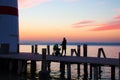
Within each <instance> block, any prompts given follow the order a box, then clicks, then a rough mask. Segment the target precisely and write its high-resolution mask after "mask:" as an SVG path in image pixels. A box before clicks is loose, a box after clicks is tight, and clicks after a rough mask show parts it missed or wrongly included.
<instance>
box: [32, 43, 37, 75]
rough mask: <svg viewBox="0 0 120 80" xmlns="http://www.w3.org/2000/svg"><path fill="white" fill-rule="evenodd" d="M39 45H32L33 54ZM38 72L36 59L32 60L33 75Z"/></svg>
mask: <svg viewBox="0 0 120 80" xmlns="http://www.w3.org/2000/svg"><path fill="white" fill-rule="evenodd" d="M36 48H37V46H34V45H32V54H35V53H37V49H36ZM35 74H36V61H34V60H32V61H31V77H34V76H35Z"/></svg>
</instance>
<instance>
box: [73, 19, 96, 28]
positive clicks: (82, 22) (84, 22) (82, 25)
mask: <svg viewBox="0 0 120 80" xmlns="http://www.w3.org/2000/svg"><path fill="white" fill-rule="evenodd" d="M93 22H94V21H92V20H83V21H80V22H77V23H75V24H73V27H74V28H80V27H84V26H89V25H90V24H91V23H93Z"/></svg>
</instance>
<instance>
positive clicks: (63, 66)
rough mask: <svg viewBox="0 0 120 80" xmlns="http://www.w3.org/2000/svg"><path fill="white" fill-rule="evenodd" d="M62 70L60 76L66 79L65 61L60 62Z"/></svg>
mask: <svg viewBox="0 0 120 80" xmlns="http://www.w3.org/2000/svg"><path fill="white" fill-rule="evenodd" d="M60 72H61V74H60V78H61V79H62V80H64V79H65V62H60Z"/></svg>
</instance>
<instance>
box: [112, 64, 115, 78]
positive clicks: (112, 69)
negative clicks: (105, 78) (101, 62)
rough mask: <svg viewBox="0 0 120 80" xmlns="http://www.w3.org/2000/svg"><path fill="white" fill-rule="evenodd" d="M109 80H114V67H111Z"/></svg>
mask: <svg viewBox="0 0 120 80" xmlns="http://www.w3.org/2000/svg"><path fill="white" fill-rule="evenodd" d="M111 80H115V66H111Z"/></svg>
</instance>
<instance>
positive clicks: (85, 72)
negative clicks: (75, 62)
mask: <svg viewBox="0 0 120 80" xmlns="http://www.w3.org/2000/svg"><path fill="white" fill-rule="evenodd" d="M83 56H84V57H87V44H84V45H83ZM87 79H88V64H87V63H84V78H83V80H87Z"/></svg>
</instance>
